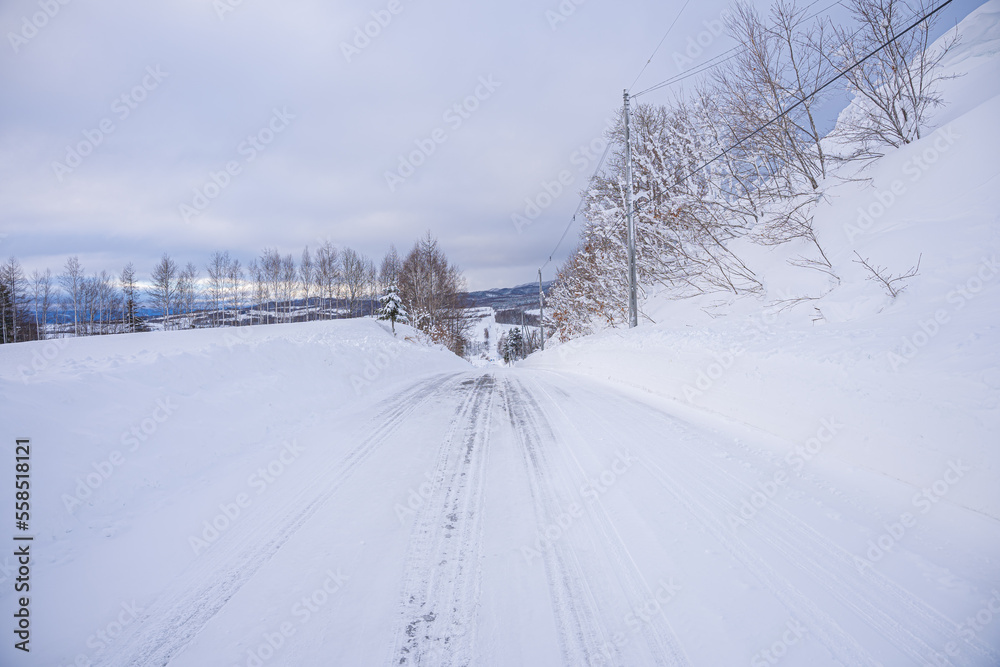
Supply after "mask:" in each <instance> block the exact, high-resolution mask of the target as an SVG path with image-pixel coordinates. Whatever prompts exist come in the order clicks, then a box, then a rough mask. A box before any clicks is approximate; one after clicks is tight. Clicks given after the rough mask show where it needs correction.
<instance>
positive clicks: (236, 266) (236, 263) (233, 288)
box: [226, 259, 247, 326]
mask: <svg viewBox="0 0 1000 667" xmlns="http://www.w3.org/2000/svg"><path fill="white" fill-rule="evenodd" d="M226 284H227V288H226V293H227V296H228V302H229V306H230V308H231V310H232V312H233V320H234V321H233V325H234V326H239V323H240V311H241V310H242V309H243V304H244V303H245V302H246V300H247V284H246V276H245V275H244V274H243V267H242V266H241V265H240V260H238V259H234V260H232V261H231V262H229V267H228V269H227V273H226Z"/></svg>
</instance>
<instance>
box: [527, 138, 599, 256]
mask: <svg viewBox="0 0 1000 667" xmlns="http://www.w3.org/2000/svg"><path fill="white" fill-rule="evenodd" d="M610 150H611V142H610V141H609V142H608V144H607V146H605V147H604V153H603V154H602V155H601V159H600V160H598V162H597V168H596V169H595V170H594V173H593V174H591V176H590V178H589V179H587V184H588V185H589V184H590V182H591V181H592V180H594V177H595V176H597V174H599V173H600V171H601V167H603V166H604V160H605V159H607V157H608V151H610ZM585 201H586V197H580V203H579V204H577V206H576V211H574V212H573V217H572V218H570V220H569V223H567V225H566V229H564V230H563V233H562V236H560V237H559V241H558V242H557V243H556V247H555V248H553V249H552V252H550V253H549V258H548V259H547V260H545V263H544V264H542V265H541V266H540V267H538V268H539V271H540V270H542V269H544V268H545V267H546V266H548V265H549V262H551V261H552V257H553V256H554V255H555V254H556V251H558V250H559V246H561V245H562V242H563V241H564V240H565V239H566V235H567V234H569V230H570V228H571V227H572V226H573V223H574V222H576V216H577V215H579V214H580V209H581V208H583V203H584V202H585Z"/></svg>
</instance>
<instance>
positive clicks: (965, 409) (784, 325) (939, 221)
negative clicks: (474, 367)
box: [524, 0, 1000, 518]
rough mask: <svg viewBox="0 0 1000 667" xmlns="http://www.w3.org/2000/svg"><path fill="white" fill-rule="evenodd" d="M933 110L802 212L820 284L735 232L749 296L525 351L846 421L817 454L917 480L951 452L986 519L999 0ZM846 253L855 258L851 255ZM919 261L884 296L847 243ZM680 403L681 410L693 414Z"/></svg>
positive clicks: (921, 483)
mask: <svg viewBox="0 0 1000 667" xmlns="http://www.w3.org/2000/svg"><path fill="white" fill-rule="evenodd" d="M956 29H957V30H958V31H959V32H960V33H961V35H962V42H961V44H960V45H959V46H958V47H956V49H955V50H954V52H952V53H951V54H949V56H948V59H947V61H946V67H947V68H949V69H950V71H951V72H952V73H956V74H963V76H961V77H959V78H955V79H951V80H948V81H946V82H945V83H944V84H943V92H944V97H945V100H946V101H947V103H948V105H947V106H946V107H945V108H944V109H942V110H939V111H938V113H937V115H936V117H935V123H936V126H935V128H933V129H934V131H933V132H930V133H928V134H926V135H925V136H924V137H923V138H922V139H921V140H920V141H918V142H915V143H913V144H911V145H909V146H906V147H904V148H902V149H900V150H897V151H894V152H892V153H890V154H889V155H887V156H886V157H885V158H883V159H882V160H880V161H879V162H878V163H877V164H876V165H875V166H874V167H873V168H872V169H870V170H869V171H867V172H865V173H864V174H863V176H864V178H865V179H869V180H865V181H854V182H847V183H843V184H840V185H838V186H836V187H833V188H831V190H830V191H829V192H828V199H827V201H825V202H824V203H823V204H821V206H820V207H819V208H818V210H817V211H816V218H815V223H816V228H817V230H818V233H819V234H818V235H819V241H820V243H821V245H822V246H823V248H824V251H825V252H826V253H827V255H828V257H829V258H830V260H831V263H832V264H833V272H834V273H835V274H836V276H837V277H838V278H839V280H836V279H834V278H833V277H831V276H828V275H826V274H825V273H822V272H820V271H816V270H812V269H805V268H800V267H793V266H791V265H790V264H789V260H791V259H794V258H795V257H797V256H799V255H806V256H811V255H810V253H811V252H814V251H812V249H811V248H809V247H807V246H806V245H804V244H803V245H798V244H794V243H792V244H786V245H784V246H781V247H777V248H763V247H759V246H751V245H745V246H742V247H740V248H739V250H737V254H738V255H740V257H741V258H743V259H744V260H745V261H746V262H747V264H748V265H750V266H751V267H752V268H753V269H754V271H755V272H756V273H757V275H758V276H759V277H760V278H761V279H762V281H763V282H764V284H765V286H766V290H767V291H766V295H765V296H763V297H762V298H760V299H759V300H758V299H747V298H743V299H735V298H727V297H725V296H723V295H708V296H704V297H700V298H697V299H689V300H685V301H674V300H670V299H668V298H666V297H665V296H662V295H653V296H652V297H651V298H649V299H648V300H647V301H646V302H645V303H644V304H643V306H642V309H643V311H644V312H645V314H646V315H647V316H648V318H647V319H646V320H644V321H643V322H642V323H641V326H640V328H639V329H638V330H636V331H622V330H616V331H615V330H613V331H605V332H603V333H600V334H596V335H594V336H590V337H587V338H584V339H580V340H577V341H573V342H571V343H568V344H564V345H561V346H555V345H554V344H552V343H550V345H549V349H548V350H547V351H546V352H544V353H540V354H535V355H533V356H532V357H531V358H530V359H528V360H527V361H525V362H524V364H525V365H526V366H530V367H535V368H548V369H558V370H569V371H575V372H578V373H583V374H586V375H590V376H594V377H600V378H605V379H608V380H611V381H614V382H616V383H619V384H625V385H631V386H634V387H637V388H640V389H642V390H645V391H646V392H650V393H653V394H656V395H658V396H661V397H665V398H667V399H669V400H671V401H673V402H674V403H675V407H676V408H677V409H681V410H683V409H687V408H691V409H697V410H698V411H702V412H704V411H709V412H712V413H717V414H718V415H724V416H726V417H729V418H731V419H733V420H736V421H738V422H740V423H741V424H743V425H749V426H752V427H755V428H757V429H763V430H764V431H767V432H768V433H770V434H774V435H776V436H778V437H779V438H780V439H781V440H783V441H784V443H777V444H776V445H775V446H776V447H787V446H788V441H791V442H793V443H802V442H805V441H806V440H807V439H808V438H809V437H811V436H812V435H814V434H815V433H816V430H817V428H818V426H819V425H820V424H821V422H822V420H823V419H836V420H838V422H840V423H843V424H844V430H843V433H842V435H838V438H837V446H836V447H835V448H828V451H827V450H825V451H824V452H823V456H828V455H829V456H836V457H839V458H840V459H842V460H843V461H844V462H847V463H848V464H850V465H854V466H858V467H864V468H869V469H872V470H875V471H878V472H880V473H882V474H884V475H887V476H889V477H892V478H895V479H898V480H901V481H903V482H905V483H907V484H910V485H913V486H914V487H915V488H916V489H920V488H923V487H925V486H926V485H928V484H930V483H932V482H933V481H934V480H936V479H939V478H940V477H941V475H942V473H943V472H944V471H945V470H947V469H948V467H949V464H950V462H951V461H955V460H961V461H962V463H963V465H969V466H973V467H974V468H975V471H974V473H971V474H970V475H969V476H968V478H967V479H966V480H965V481H963V483H962V484H961V485H959V486H956V487H955V488H954V489H953V491H952V492H950V493H949V494H948V498H947V500H948V501H950V502H955V503H958V504H960V505H964V506H965V507H968V508H970V509H974V510H977V511H981V512H984V513H986V514H989V515H990V516H992V517H994V518H1000V483H998V477H1000V448H998V447H997V446H996V443H997V442H998V440H997V433H998V432H1000V264H998V260H1000V224H998V223H1000V167H998V166H997V156H998V155H1000V133H998V132H997V130H996V119H997V118H1000V59H998V53H1000V2H998V1H997V0H991V2H988V3H986V4H985V5H983V6H982V7H980V8H979V9H977V10H976V11H974V12H973V13H972V14H970V15H969V16H968V17H967V18H966V19H965V20H964V21H963V22H962V23H961V24H960V25H959V26H957V28H956ZM855 253H857V254H855ZM859 255H860V256H861V257H863V258H865V259H867V260H870V262H871V263H872V264H875V265H878V266H882V267H885V268H886V269H887V270H888V272H890V273H892V274H893V275H899V274H902V273H905V272H906V271H907V270H909V269H910V268H911V267H914V266H915V265H916V264H917V262H918V259H919V261H920V269H919V274H918V275H917V276H915V277H914V278H912V279H911V280H909V281H908V282H907V283H905V284H906V289H905V290H904V291H903V292H902V293H901V294H900V295H899V296H897V297H896V298H895V299H893V298H891V297H889V296H888V295H887V294H886V293H885V291H884V290H883V289H882V288H881V287H880V286H879V285H878V284H876V283H875V282H873V281H871V280H868V279H867V277H868V273H867V270H866V269H864V267H862V266H861V265H860V264H858V263H857V262H856V261H855V260H857V259H858V256H859ZM692 414H696V413H692Z"/></svg>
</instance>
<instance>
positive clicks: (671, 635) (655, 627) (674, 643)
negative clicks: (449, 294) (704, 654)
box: [528, 381, 689, 666]
mask: <svg viewBox="0 0 1000 667" xmlns="http://www.w3.org/2000/svg"><path fill="white" fill-rule="evenodd" d="M534 384H535V386H536V387H537V391H539V392H540V393H542V394H543V395H545V397H546V398H547V399H548V402H549V403H550V404H551V405H552V406H554V408H555V409H556V410H558V411H559V413H560V414H561V415H562V418H563V419H562V421H563V423H565V424H566V426H567V427H568V428H569V429H571V430H572V431H573V432H574V438H572V439H571V440H570V441H577V442H582V441H584V440H585V438H584V436H583V434H582V433H581V432H580V428H579V426H578V425H577V424H575V423H574V422H573V420H572V419H570V417H569V416H568V415H567V414H566V412H565V411H564V410H563V409H562V407H561V406H560V404H559V401H557V400H555V399H554V398H553V397H552V396H551V395H550V394H549V393H548V392H547V391H546V390H545V389H544V388H543V387H542V386H541V384H540V383H539V382H537V381H536V382H534ZM567 400H568V401H574V399H573V398H572V397H571V396H568V395H566V398H565V399H564V401H567ZM528 401H529V404H530V406H531V408H532V410H533V411H534V412H535V414H536V415H543V414H544V411H543V410H542V408H541V406H540V405H539V404H538V402H537V401H536V400H535V399H534V398H532V397H529V398H528ZM574 402H575V401H574ZM566 451H567V453H568V455H569V457H570V458H571V459H572V460H573V463H574V464H575V465H576V470H577V472H578V473H579V479H586V477H587V472H586V470H585V469H584V468H583V465H582V464H581V463H580V461H579V459H578V458H577V457H576V454H575V453H574V452H573V450H572V448H568V447H567V448H566ZM588 507H590V508H591V511H590V512H589V516H590V517H591V518H592V519H594V521H595V523H596V524H597V525H596V531H597V532H598V533H599V538H600V539H598V540H596V542H597V543H600V544H602V545H604V546H605V547H606V548H608V549H609V550H610V555H611V556H612V557H613V559H614V562H613V563H612V564H611V565H612V568H613V571H614V572H615V573H616V575H618V579H619V582H620V583H621V584H622V590H623V592H624V593H625V595H626V596H627V598H628V600H629V601H630V603H631V604H632V605H635V604H639V603H642V602H645V601H646V600H652V599H655V595H654V592H653V589H652V588H651V587H650V586H649V583H648V582H647V581H646V578H645V577H644V576H643V575H642V573H641V572H640V571H639V568H638V566H637V565H636V564H635V560H634V559H633V558H632V554H631V553H630V552H629V549H628V547H627V546H626V544H625V542H624V541H623V540H622V538H621V535H620V534H619V532H618V530H617V528H616V527H615V525H614V522H613V521H612V520H611V517H610V516H609V514H608V511H607V508H605V506H604V501H603V500H602V499H601V497H600V496H598V497H597V498H596V499H594V500H592V501H591V502H590V503H589V504H588ZM660 618H661V620H662V623H663V625H662V626H661V625H660V624H658V623H654V622H649V623H643V624H642V626H641V633H642V635H643V637H644V638H645V640H646V644H647V646H648V647H649V649H650V651H651V653H652V654H653V659H654V660H656V664H657V665H673V666H681V665H687V664H689V662H688V659H687V656H686V655H685V653H684V650H683V648H682V647H681V644H680V641H679V640H678V638H677V635H676V633H675V632H674V630H673V628H672V627H671V626H670V622H669V621H668V620H667V619H666V617H665V616H664V615H663V614H662V613H661V614H660Z"/></svg>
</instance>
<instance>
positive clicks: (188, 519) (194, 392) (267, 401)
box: [0, 320, 469, 665]
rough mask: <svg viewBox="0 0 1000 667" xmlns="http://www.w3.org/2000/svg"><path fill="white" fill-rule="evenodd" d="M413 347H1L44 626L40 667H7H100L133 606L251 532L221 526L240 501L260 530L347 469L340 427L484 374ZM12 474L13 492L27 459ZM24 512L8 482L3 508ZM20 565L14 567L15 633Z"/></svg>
mask: <svg viewBox="0 0 1000 667" xmlns="http://www.w3.org/2000/svg"><path fill="white" fill-rule="evenodd" d="M415 339H416V332H415V331H414V330H413V329H410V328H409V327H406V326H400V325H397V336H396V337H395V338H393V336H392V335H391V334H390V333H388V325H387V323H381V322H375V321H373V320H343V321H333V322H311V323H302V324H287V325H286V324H283V325H269V326H256V327H246V328H237V329H202V330H191V331H171V332H151V333H145V334H131V335H117V336H105V337H89V338H78V339H60V340H58V341H43V342H33V343H25V344H17V345H4V346H2V347H0V406H2V408H0V411H2V415H3V418H2V423H3V428H2V431H3V434H2V435H3V438H4V442H6V443H8V444H12V441H13V439H14V438H15V437H25V436H27V437H30V438H31V440H32V446H33V450H32V477H31V482H32V488H33V491H32V520H33V523H32V532H33V533H34V534H35V535H36V536H37V537H36V540H35V542H34V545H33V548H34V549H35V576H36V581H35V582H34V584H33V588H32V591H33V593H34V595H33V598H32V600H33V604H34V611H35V614H36V616H35V622H36V624H37V625H36V627H37V628H39V629H38V631H37V633H36V635H35V642H34V644H33V651H32V654H31V657H32V659H33V660H34V661H32V662H21V661H18V662H13V660H14V655H13V649H12V646H11V642H7V641H5V642H3V647H2V649H0V664H4V665H12V664H37V665H42V664H45V665H53V664H71V663H72V662H73V661H74V660H77V656H85V657H86V659H89V660H95V659H97V658H98V656H99V655H103V652H102V651H101V649H102V648H107V646H109V645H110V644H113V641H109V640H108V635H113V634H118V633H119V632H120V631H121V630H120V628H119V626H118V625H116V623H117V622H118V621H116V619H117V618H118V616H119V615H123V616H122V620H123V621H124V620H128V616H129V614H128V613H126V612H125V611H124V609H125V608H124V607H122V605H125V606H126V607H129V608H131V607H130V605H132V604H133V602H134V603H135V604H136V605H138V606H140V607H142V606H143V605H144V604H146V602H148V600H150V599H151V598H152V597H154V595H155V593H157V592H159V591H161V590H162V589H163V588H164V586H166V584H167V582H169V581H171V580H172V578H173V577H176V576H177V575H178V573H180V572H183V571H185V568H188V567H190V565H191V563H192V562H194V561H195V560H196V559H197V556H198V555H199V554H205V553H210V552H211V546H212V543H211V542H210V541H208V540H207V539H206V537H205V536H206V530H207V531H208V532H207V535H208V537H211V536H212V535H213V534H214V533H213V529H212V528H206V524H205V522H206V521H207V522H210V523H211V522H213V521H218V525H225V524H229V523H232V524H233V525H236V524H238V522H239V519H240V517H237V518H235V519H233V520H231V521H230V520H228V519H227V518H226V517H222V518H221V519H220V518H219V516H220V513H222V514H225V512H226V511H227V510H228V511H229V512H230V514H233V513H235V512H236V511H237V510H236V509H233V508H234V503H237V501H236V499H237V498H242V497H245V499H246V500H247V501H248V505H247V507H245V508H241V509H239V510H238V511H239V512H240V513H241V514H242V516H247V515H250V514H251V513H252V512H253V511H255V510H256V508H257V506H262V507H263V506H267V505H268V504H269V503H270V502H272V500H271V499H272V498H275V497H280V494H281V493H283V492H284V491H283V490H282V489H284V488H285V487H284V486H283V485H282V482H283V481H285V482H287V480H288V479H289V478H291V477H292V476H291V475H290V474H289V473H291V472H294V470H295V468H296V467H299V468H301V470H302V472H300V473H298V474H297V476H298V477H301V474H303V473H304V472H305V471H307V470H309V468H310V466H315V465H317V462H323V461H326V460H327V459H328V458H329V457H335V456H339V455H340V453H341V451H342V450H343V448H344V447H345V446H346V444H345V443H343V442H342V441H341V438H342V437H343V436H344V434H342V433H340V431H339V426H338V425H339V423H340V422H343V421H344V420H345V419H348V420H349V417H350V416H351V415H352V414H353V412H354V411H363V410H364V409H365V406H367V405H369V404H371V403H373V402H377V401H378V400H380V399H381V398H383V397H384V396H386V395H387V394H391V393H393V392H395V391H397V390H398V388H399V387H400V386H404V385H407V384H409V383H412V382H414V381H415V380H416V379H418V378H422V377H425V376H427V375H428V374H437V373H442V372H454V371H456V370H462V369H468V368H469V365H468V364H467V363H465V362H464V361H462V360H461V359H459V358H457V357H455V356H454V355H452V354H451V353H449V352H447V351H443V350H440V349H431V348H428V347H426V346H424V345H421V344H416V343H414V342H413V341H414V340H415ZM12 451H13V450H12V449H11V448H10V447H5V448H4V452H8V453H10V452H12ZM4 459H5V460H3V461H2V462H0V466H2V468H0V469H2V470H4V471H5V475H4V477H5V479H6V478H8V477H9V478H10V479H13V474H12V467H13V454H11V456H10V457H7V456H5V457H4ZM7 471H11V474H10V475H9V476H8V475H7V474H6V472H7ZM13 500H14V498H13V483H6V484H3V485H2V487H0V502H2V503H3V506H4V507H13ZM216 532H220V533H222V534H224V533H225V532H226V531H225V530H222V531H216ZM192 538H194V539H195V540H197V539H201V540H205V541H206V544H198V543H197V542H195V543H192V541H191V540H192ZM12 553H13V552H12V551H9V550H8V549H6V548H5V549H4V556H0V578H3V579H4V581H3V582H2V583H0V607H2V608H3V609H4V616H5V617H9V616H8V614H7V610H9V609H12V604H13V597H12V596H13V588H12V585H11V584H12V577H13V574H12V570H11V569H10V567H11V565H12V558H13V556H12ZM137 559H140V560H137ZM4 632H5V634H6V633H8V632H9V629H7V628H5V630H4ZM98 632H101V633H102V634H103V635H104V638H103V639H102V638H101V635H99V634H97V633H98ZM19 660H20V659H19ZM79 664H85V661H81V662H80V663H79ZM95 664H99V663H98V662H95Z"/></svg>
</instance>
